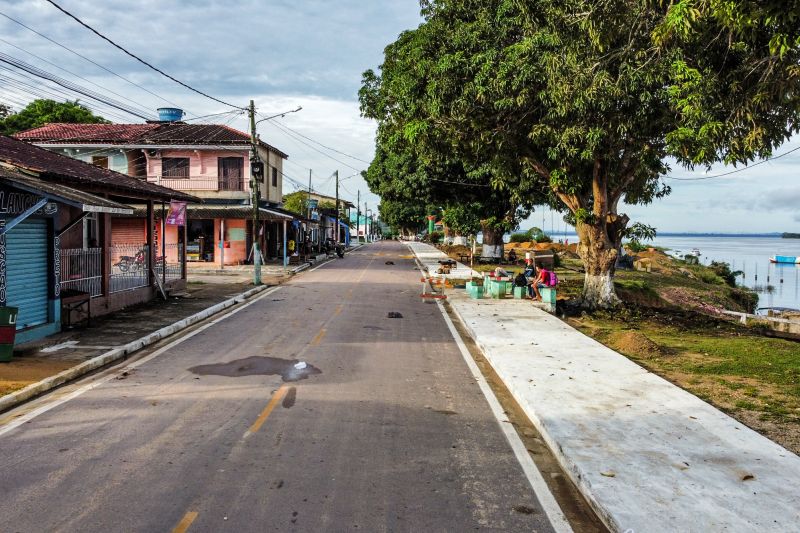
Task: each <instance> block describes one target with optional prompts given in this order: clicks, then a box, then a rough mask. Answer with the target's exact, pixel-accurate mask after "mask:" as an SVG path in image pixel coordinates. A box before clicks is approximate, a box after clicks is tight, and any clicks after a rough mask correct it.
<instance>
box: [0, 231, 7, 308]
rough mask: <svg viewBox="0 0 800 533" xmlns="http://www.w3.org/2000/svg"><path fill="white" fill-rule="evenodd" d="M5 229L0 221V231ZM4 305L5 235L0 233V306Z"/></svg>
mask: <svg viewBox="0 0 800 533" xmlns="http://www.w3.org/2000/svg"><path fill="white" fill-rule="evenodd" d="M5 227H6V221H5V220H0V229H3V228H5ZM4 305H6V234H5V232H3V233H0V306H4Z"/></svg>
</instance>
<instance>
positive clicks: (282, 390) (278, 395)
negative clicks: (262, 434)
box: [244, 383, 289, 437]
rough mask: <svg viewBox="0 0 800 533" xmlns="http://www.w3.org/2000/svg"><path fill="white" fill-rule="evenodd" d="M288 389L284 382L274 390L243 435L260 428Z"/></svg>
mask: <svg viewBox="0 0 800 533" xmlns="http://www.w3.org/2000/svg"><path fill="white" fill-rule="evenodd" d="M288 390H289V386H288V385H286V384H285V383H284V384H283V385H281V386H280V388H278V390H276V391H275V394H273V395H272V399H271V400H270V401H269V403H268V404H267V406H266V407H265V408H264V410H263V411H261V414H260V415H258V418H257V419H256V421H255V422H253V425H252V426H250V429H248V430H247V433H245V434H244V436H245V437H247V436H248V435H250V434H251V433H255V432H256V431H258V430H259V429H261V426H263V425H264V422H266V420H267V418H268V417H269V415H270V413H272V410H273V409H275V406H276V405H278V404H279V403H280V402H281V400H283V397H284V396H286V392H287V391H288Z"/></svg>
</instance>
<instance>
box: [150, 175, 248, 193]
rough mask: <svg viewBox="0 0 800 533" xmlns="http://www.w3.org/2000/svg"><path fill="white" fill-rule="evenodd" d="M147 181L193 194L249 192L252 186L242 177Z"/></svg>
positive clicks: (171, 178) (152, 179)
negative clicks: (205, 192)
mask: <svg viewBox="0 0 800 533" xmlns="http://www.w3.org/2000/svg"><path fill="white" fill-rule="evenodd" d="M147 181H149V182H150V183H157V184H158V185H161V186H163V187H169V188H170V189H173V190H176V191H193V192H203V191H209V192H249V191H250V184H249V183H248V179H247V178H240V177H216V176H193V177H188V178H176V177H165V176H147Z"/></svg>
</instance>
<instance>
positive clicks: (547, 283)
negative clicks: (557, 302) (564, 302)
mask: <svg viewBox="0 0 800 533" xmlns="http://www.w3.org/2000/svg"><path fill="white" fill-rule="evenodd" d="M557 283H558V278H557V277H556V273H555V272H553V271H551V270H547V269H545V268H540V269H539V275H538V276H536V278H535V279H534V280H533V281H531V284H530V287H531V289H533V292H534V294H536V299H537V300H539V301H541V299H542V295H541V294H540V293H539V289H541V288H542V287H555V286H556V284H557Z"/></svg>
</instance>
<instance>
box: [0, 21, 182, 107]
mask: <svg viewBox="0 0 800 533" xmlns="http://www.w3.org/2000/svg"><path fill="white" fill-rule="evenodd" d="M0 15H2V16H3V17H5V18H7V19H8V20H10V21H11V22H13V23H15V24H18V25H20V26H22V27H23V28H25V29H26V30H28V31H30V32H32V33H35V34H36V35H38V36H39V37H41V38H42V39H45V40H47V41H49V42H51V43H53V44H54V45H56V46H59V47H61V48H63V49H64V50H66V51H67V52H70V53H72V54H74V55H76V56H78V57H80V58H81V59H83V60H85V61H87V62H89V63H91V64H92V65H94V66H96V67H98V68H100V69H102V70H104V71H106V72H108V73H109V74H111V75H113V76H116V77H117V78H119V79H121V80H122V81H125V82H127V83H129V84H131V85H133V86H134V87H138V88H139V89H141V90H143V91H144V92H146V93H148V94H151V95H153V96H155V97H156V98H158V99H159V100H161V101H163V102H166V103H168V104H170V105H172V106H175V107H181V106H180V105H178V104H176V103H175V102H171V101H170V100H167V99H166V98H164V97H163V96H161V95H159V94H156V93H154V92H153V91H151V90H150V89H148V88H147V87H143V86H142V85H139V84H138V83H136V82H135V81H132V80H129V79H128V78H126V77H125V76H122V75H121V74H117V73H116V72H114V71H113V70H111V69H110V68H108V67H105V66H103V65H101V64H100V63H97V62H96V61H94V60H92V59H89V58H88V57H86V56H85V55H83V54H80V53H79V52H76V51H75V50H73V49H72V48H70V47H68V46H66V45H63V44H61V43H60V42H58V41H56V40H54V39H51V38H50V37H48V36H47V35H45V34H43V33H41V32H38V31H36V30H34V29H33V28H31V27H30V26H28V25H26V24H24V23H22V22H20V21H18V20H17V19H15V18H13V17H10V16H8V15H6V14H5V13H2V12H0ZM190 114H193V113H190Z"/></svg>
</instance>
